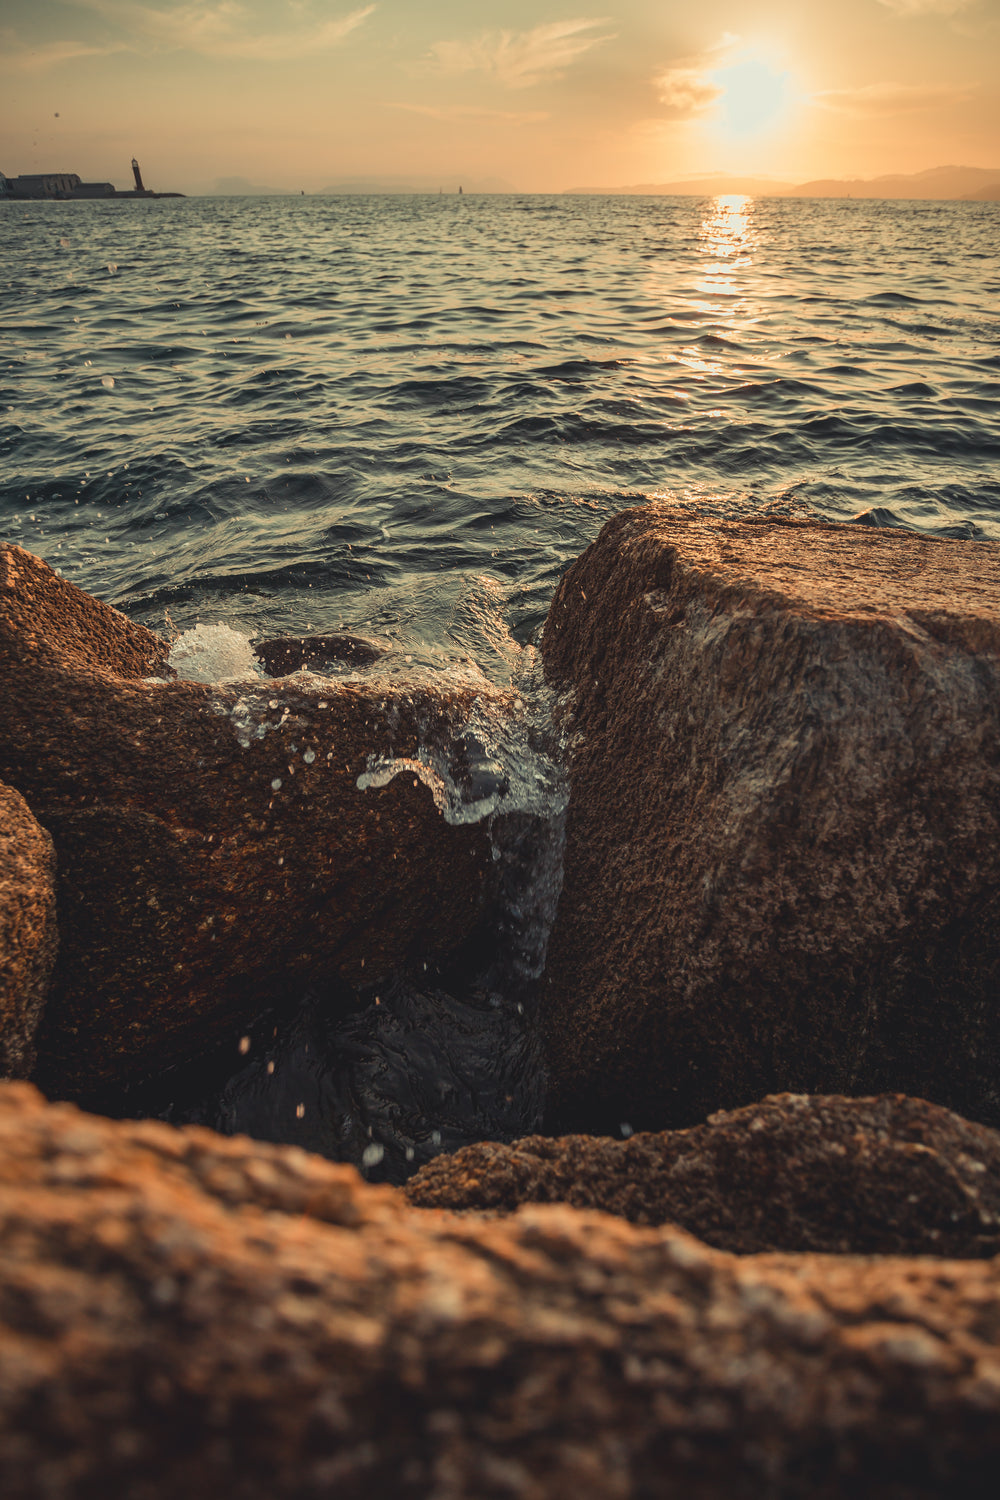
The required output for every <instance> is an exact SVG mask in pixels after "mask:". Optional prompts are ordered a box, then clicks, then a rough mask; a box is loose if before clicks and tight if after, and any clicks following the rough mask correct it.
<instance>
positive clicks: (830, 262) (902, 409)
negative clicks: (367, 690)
mask: <svg viewBox="0 0 1000 1500" xmlns="http://www.w3.org/2000/svg"><path fill="white" fill-rule="evenodd" d="M998 243H1000V205H997V204H990V203H938V202H886V203H880V202H873V201H854V200H833V201H821V200H800V199H747V198H717V199H698V198H645V197H582V196H581V197H575V196H574V197H570V196H565V197H540V196H528V197H517V196H485V195H484V196H476V195H472V194H465V195H463V196H462V197H458V196H434V197H420V196H384V197H365V196H356V197H317V198H241V199H232V198H214V199H208V198H200V199H195V198H192V199H170V200H160V201H141V200H140V201H135V200H133V201H122V202H114V201H109V202H96V203H85V202H81V203H45V202H39V203H15V202H6V203H2V204H0V247H2V250H0V304H2V326H3V356H2V359H0V418H2V421H0V432H2V437H0V442H2V466H0V535H2V536H3V537H4V538H5V539H7V540H16V541H17V542H19V543H21V545H23V546H25V547H27V548H29V549H30V550H31V551H33V552H35V553H38V554H39V555H40V556H42V557H44V558H46V559H47V560H48V561H49V562H51V563H52V564H53V565H55V566H56V567H58V568H59V569H60V571H61V572H63V573H64V574H65V575H66V576H67V577H68V578H70V579H72V580H73V581H74V582H76V583H78V584H80V585H81V587H83V588H86V589H88V590H89V591H91V592H93V593H95V594H97V595H99V596H100V597H101V598H103V599H106V600H108V601H109V602H111V603H113V604H115V605H117V606H118V607H119V608H121V609H124V610H125V611H126V612H127V613H128V614H130V615H131V616H133V617H134V618H136V619H138V620H141V621H142V622H143V623H145V624H148V625H150V626H152V627H153V628H155V629H159V630H163V629H165V628H171V627H172V628H173V629H174V630H183V629H186V628H191V627H193V626H195V625H196V624H198V623H199V622H200V623H202V624H204V625H210V624H215V623H225V624H226V625H228V626H229V627H231V628H233V629H236V630H240V631H242V632H243V633H244V634H246V635H251V636H260V635H276V634H282V633H291V632H294V633H301V632H305V631H313V632H323V631H333V630H341V629H344V630H354V631H359V632H361V633H362V634H366V635H368V636H372V635H375V636H380V637H382V638H383V639H385V640H387V641H389V642H391V643H394V644H395V645H396V646H397V647H398V648H399V649H400V650H401V651H404V654H405V651H409V652H410V653H411V654H418V655H423V654H426V655H428V656H429V659H430V660H431V661H432V662H434V663H436V664H439V665H442V666H446V665H447V663H448V661H449V660H457V659H460V658H462V657H469V658H471V659H472V661H474V662H475V663H476V664H477V665H478V666H479V667H480V668H481V669H482V670H484V671H485V672H486V673H487V675H488V676H490V677H492V678H493V679H495V680H507V678H508V677H509V674H510V671H511V669H512V654H513V655H516V647H517V644H518V643H520V642H523V641H525V640H527V639H529V638H530V636H531V635H532V632H533V631H534V630H535V629H536V628H537V626H538V624H539V623H540V621H541V620H542V619H543V617H544V614H545V610H546V607H547V603H548V600H549V598H550V597H551V593H552V590H553V588H554V585H555V583H556V581H557V580H558V578H559V576H560V574H561V572H562V571H563V570H564V569H565V567H566V565H567V564H568V562H569V561H571V560H572V558H574V557H575V556H576V555H577V554H578V553H579V552H580V551H581V550H582V549H583V547H584V546H585V545H586V544H587V543H588V542H589V541H590V540H592V539H593V537H594V536H595V535H596V534H597V532H598V530H599V529H600V526H601V525H602V523H603V522H604V521H605V520H607V519H608V517H609V516H611V515H613V514H614V513H615V512H617V511H619V510H621V509H622V508H623V507H624V506H626V505H632V504H641V503H642V502H643V501H644V500H645V499H647V498H649V497H652V496H656V497H663V498H669V499H673V500H675V501H677V502H679V503H702V504H706V503H707V504H710V505H712V506H713V507H714V508H717V509H719V510H721V511H722V512H725V513H740V512H745V511H753V512H759V511H763V510H767V509H770V510H772V511H778V512H783V513H788V512H791V513H795V514H813V515H818V516H821V517H824V518H826V519H830V520H838V521H849V520H850V519H851V518H852V517H856V516H858V515H859V514H860V515H863V516H865V518H866V519H867V520H868V521H870V522H874V523H875V524H889V525H900V526H908V527H911V528H914V529H916V530H919V531H923V532H927V533H929V534H933V535H950V536H969V537H975V536H997V535H1000V467H998V459H1000V256H998V250H997V246H998ZM168 621H169V626H168Z"/></svg>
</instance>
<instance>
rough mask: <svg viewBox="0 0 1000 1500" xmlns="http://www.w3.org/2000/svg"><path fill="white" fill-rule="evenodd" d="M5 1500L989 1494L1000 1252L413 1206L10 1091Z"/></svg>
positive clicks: (4, 1125)
mask: <svg viewBox="0 0 1000 1500" xmlns="http://www.w3.org/2000/svg"><path fill="white" fill-rule="evenodd" d="M0 1285H2V1297H0V1320H2V1336H0V1491H2V1493H3V1494H4V1496H5V1500H41V1497H43V1496H44V1497H45V1500H70V1497H72V1500H77V1497H82V1496H90V1495H129V1496H131V1497H136V1500H176V1497H177V1496H179V1495H184V1496H187V1497H190V1500H202V1497H205V1500H216V1497H218V1496H219V1495H225V1496H229V1497H234V1500H256V1497H260V1500H281V1497H289V1500H291V1497H293V1496H294V1497H296V1500H298V1497H301V1496H305V1495H316V1496H319V1495H330V1494H336V1495H337V1496H338V1497H345V1500H362V1497H364V1500H379V1497H385V1500H390V1497H391V1500H406V1497H424V1496H426V1497H428V1500H430V1497H431V1496H434V1497H442V1496H447V1497H448V1500H511V1497H514V1496H516V1497H518V1500H564V1497H565V1496H567V1495H573V1496H579V1497H580V1500H624V1497H630V1496H667V1497H670V1496H676V1497H678V1500H680V1497H685V1500H687V1497H690V1496H694V1497H699V1500H710V1497H711V1500H716V1497H718V1500H758V1497H760V1496H762V1495H768V1496H773V1497H802V1500H832V1497H841V1496H844V1495H847V1494H851V1495H859V1496H864V1497H876V1496H878V1497H885V1500H899V1497H902V1496H906V1497H907V1500H919V1497H926V1496H942V1497H944V1496H947V1497H952V1496H955V1495H962V1496H963V1497H967V1496H968V1497H971V1496H984V1497H985V1496H986V1495H988V1494H992V1493H993V1489H992V1488H991V1486H995V1480H996V1473H997V1468H998V1465H1000V1264H998V1263H997V1262H996V1261H992V1262H968V1261H965V1262H958V1261H945V1260H931V1259H925V1260H910V1261H907V1260H900V1259H894V1258H876V1259H873V1260H864V1259H860V1258H847V1259H836V1258H832V1257H821V1256H759V1257H750V1258H747V1259H738V1258H735V1257H733V1256H730V1255H726V1254H724V1253H722V1252H720V1251H714V1250H710V1249H708V1248H707V1247H706V1246H704V1245H702V1244H700V1243H699V1242H698V1241H697V1240H694V1239H692V1238H691V1237H690V1236H688V1235H686V1234H684V1233H683V1232H681V1231H679V1230H676V1229H642V1228H637V1227H635V1226H633V1225H629V1224H626V1223H624V1222H622V1221H620V1220H614V1219H611V1218H608V1217H605V1216H602V1215H599V1214H593V1213H584V1212H580V1211H578V1210H574V1209H572V1208H566V1207H531V1208H528V1209H522V1210H520V1211H519V1212H518V1213H517V1214H516V1215H514V1216H513V1217H512V1218H510V1219H503V1220H485V1221H484V1220H481V1219H477V1218H475V1217H468V1218H465V1219H458V1218H455V1217H451V1216H448V1215H443V1214H435V1213H427V1212H418V1211H416V1210H412V1209H407V1208H406V1206H405V1204H404V1202H403V1200H402V1198H401V1197H398V1196H396V1195H395V1194H393V1193H392V1192H391V1190H389V1189H382V1188H372V1187H366V1186H365V1185H363V1184H362V1183H361V1181H360V1180H359V1178H358V1177H357V1176H356V1174H355V1173H354V1172H353V1171H352V1170H351V1169H350V1168H347V1167H341V1166H334V1165H332V1164H330V1163H326V1162H323V1161H321V1160H320V1159H318V1158H316V1157H309V1156H306V1155H304V1154H303V1153H302V1152H299V1151H296V1150H294V1149H289V1148H287V1147H286V1148H282V1147H268V1146H255V1145H253V1144H252V1143H251V1142H249V1141H246V1140H244V1139H237V1140H226V1139H223V1138H221V1137H218V1136H213V1135H212V1134H210V1133H209V1132H207V1131H203V1130H197V1129H188V1130H185V1131H176V1130H172V1129H171V1128H170V1127H168V1126H165V1125H161V1124H157V1123H152V1122H143V1123H139V1124H125V1123H112V1122H110V1121H107V1120H102V1119H99V1118H96V1117H87V1116H83V1115H81V1114H79V1113H78V1112H77V1111H76V1110H75V1109H74V1108H73V1107H72V1106H68V1105H61V1106H45V1105H44V1104H43V1102H42V1101H41V1100H40V1098H39V1096H38V1095H37V1094H36V1093H35V1092H34V1091H33V1090H32V1089H31V1088H30V1087H29V1086H28V1085H23V1084H21V1085H16V1084H14V1085H6V1086H4V1087H3V1088H2V1089H0Z"/></svg>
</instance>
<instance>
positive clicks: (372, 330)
mask: <svg viewBox="0 0 1000 1500" xmlns="http://www.w3.org/2000/svg"><path fill="white" fill-rule="evenodd" d="M998 232H1000V205H996V204H988V203H927V202H903V203H900V202H893V203H878V202H871V201H864V202H855V201H809V200H781V199H747V198H716V199H695V198H639V197H615V198H602V197H551V198H546V197H516V196H508V197H493V196H483V197H478V196H474V195H471V194H469V195H463V196H462V197H461V198H458V197H450V196H449V197H444V196H440V197H407V196H400V197H339V198H337V197H328V198H268V199H186V200H180V199H178V200H164V201H141V200H139V201H124V202H120V203H119V202H96V203H65V204H64V203H12V202H8V203H3V204H0V245H2V259H0V302H2V306H3V312H2V318H3V328H4V345H3V357H2V360H0V415H2V419H3V420H2V423H0V442H2V454H3V463H2V467H0V537H2V539H3V540H13V541H17V542H19V543H20V544H21V545H22V546H25V547H27V548H29V549H30V550H31V551H32V552H35V553H37V554H39V555H40V556H42V557H44V558H46V559H47V560H48V561H49V562H51V563H52V564H53V565H54V566H55V567H57V568H58V569H59V570H60V571H61V572H62V573H63V574H64V575H65V576H66V577H68V578H70V579H72V580H73V581H74V582H75V583H77V584H79V585H80V586H81V587H83V588H85V589H87V590H89V591H90V592H92V593H94V594H96V595H98V596H99V597H101V598H103V599H106V600H108V601H109V602H111V603H113V604H115V605H117V606H118V607H119V608H120V609H123V610H124V611H125V612H126V613H128V614H129V615H131V616H132V617H133V618H134V619H137V620H140V621H142V622H143V623H145V624H147V625H149V626H151V627H152V628H153V629H156V630H159V631H162V632H164V633H166V634H167V635H168V637H169V638H170V640H171V641H172V642H173V658H172V659H173V660H174V661H175V664H176V666H177V667H178V669H179V670H180V671H181V672H182V674H183V675H187V676H192V677H195V678H196V679H198V678H200V679H201V680H213V681H220V680H235V681H240V680H247V681H248V687H247V692H253V691H256V689H255V688H254V680H255V679H257V674H258V673H259V670H260V668H259V663H257V660H256V658H255V657H254V656H253V654H252V652H251V650H250V647H249V641H250V639H251V638H259V637H264V636H274V635H282V634H304V633H311V634H328V633H338V632H346V633H354V634H359V635H361V636H363V637H365V638H366V639H368V640H369V641H372V642H374V643H375V644H376V646H377V649H378V650H379V651H380V652H381V653H382V654H381V656H380V658H379V663H378V670H379V671H380V672H382V673H388V674H392V673H397V674H401V675H403V676H407V675H408V676H413V675H414V674H418V675H419V674H425V673H427V672H444V673H447V674H450V676H451V677H453V678H455V679H458V678H461V679H462V681H470V680H476V679H478V680H483V679H484V678H485V679H490V680H492V681H493V682H495V683H499V684H503V685H509V684H513V686H514V688H515V693H516V694H522V695H523V696H522V697H519V698H518V700H517V701H518V702H519V703H521V710H520V711H519V714H518V716H515V718H514V719H512V721H511V723H510V724H485V725H483V724H471V723H470V726H469V729H468V735H469V736H471V737H472V738H471V739H470V741H469V743H470V744H473V745H474V747H475V756H474V757H473V759H474V760H475V773H476V783H475V787H474V788H473V790H472V792H470V791H469V788H468V787H466V786H465V784H464V782H463V781H462V779H461V776H459V775H458V773H457V772H454V771H453V768H452V767H451V765H450V762H449V760H448V757H447V756H446V755H445V756H443V755H442V753H441V752H440V750H437V749H436V750H434V751H431V750H428V751H427V752H426V754H423V753H422V752H420V753H418V755H417V757H416V760H415V761H414V763H412V764H411V763H409V762H407V764H406V765H405V766H404V765H403V763H402V762H392V761H385V762H381V761H378V760H372V761H371V763H370V764H369V765H368V766H367V767H366V770H365V771H364V773H363V774H362V777H361V779H360V782H359V795H361V794H364V795H370V791H369V789H377V788H378V787H379V786H381V785H383V784H386V783H387V782H388V781H389V780H391V779H392V777H393V776H394V775H396V774H397V773H398V772H399V771H400V770H402V769H406V770H409V771H410V773H411V774H417V775H418V776H419V777H420V778H421V779H423V780H424V782H425V784H426V785H428V786H429V787H430V789H431V793H432V795H434V796H435V798H436V800H438V801H439V805H440V806H441V808H442V812H443V815H446V816H448V817H450V818H451V819H452V820H453V821H467V820H469V819H470V818H482V819H484V820H489V822H490V827H491V833H492V836H493V838H494V853H495V855H496V860H497V879H498V891H499V893H500V897H501V898H502V899H500V901H499V906H498V909H497V913H496V920H495V923H494V927H493V931H492V939H491V942H490V943H489V944H487V948H486V950H484V951H482V952H481V953H479V954H478V956H477V957H476V958H475V959H474V960H473V961H469V960H468V959H466V960H465V961H463V963H458V964H457V966H456V965H452V966H451V968H445V969H443V970H434V971H433V972H425V973H422V974H420V975H417V976H413V975H411V976H396V977H394V978H392V979H391V980H390V981H389V982H387V983H382V982H380V983H379V984H378V985H377V986H372V987H370V992H368V991H363V992H358V993H356V994H351V995H347V994H346V993H345V992H344V987H343V986H341V985H338V984H337V983H336V982H335V981H331V983H330V985H329V986H326V987H323V986H320V987H318V988H317V989H316V990H314V991H311V992H310V993H309V994H308V995H305V996H301V995H299V996H293V997H289V998H290V1002H291V1003H290V1005H289V1006H287V1007H286V1008H285V1009H284V1011H282V1012H281V1013H278V1011H276V1012H275V1013H274V1014H266V1015H262V1016H260V1017H259V1018H258V1020H257V1021H256V1022H255V1023H254V1025H252V1026H251V1027H250V1028H249V1029H248V1030H247V1031H246V1032H245V1033H244V1034H241V1035H234V1036H233V1038H232V1045H231V1047H229V1049H228V1051H229V1054H230V1056H229V1057H228V1061H226V1060H225V1059H221V1061H220V1067H221V1069H222V1071H221V1072H220V1071H219V1068H218V1067H216V1065H215V1062H214V1061H213V1062H212V1067H211V1068H210V1070H209V1071H210V1072H211V1079H210V1080H209V1081H202V1082H199V1080H198V1078H192V1077H184V1076H181V1075H180V1074H178V1076H177V1077H176V1078H173V1079H168V1080H166V1081H165V1086H166V1087H167V1092H168V1093H169V1096H170V1097H169V1098H166V1097H165V1096H162V1095H161V1097H159V1098H158V1099H157V1100H156V1101H152V1102H151V1101H150V1099H149V1098H148V1097H140V1096H141V1091H140V1096H135V1095H134V1096H133V1097H131V1099H126V1100H125V1101H124V1103H123V1104H122V1105H121V1107H122V1108H125V1109H128V1110H130V1111H131V1112H144V1111H145V1110H147V1109H150V1108H155V1109H156V1111H157V1112H160V1113H162V1114H164V1116H165V1117H166V1118H171V1119H177V1120H185V1119H188V1120H200V1121H203V1122H204V1123H207V1124H210V1125H214V1126H215V1127H216V1128H219V1129H223V1130H246V1131H248V1132H250V1133H252V1134H255V1135H258V1136H261V1137H263V1138H267V1139H276V1140H288V1141H297V1142H298V1143H300V1144H302V1145H305V1146H309V1147H312V1148H314V1149H318V1150H321V1151H324V1152H326V1154H328V1155H331V1156H338V1157H345V1158H347V1159H350V1160H353V1161H355V1162H356V1163H357V1164H358V1165H359V1166H360V1167H361V1168H362V1169H363V1170H365V1171H367V1172H368V1173H369V1175H374V1176H388V1177H390V1178H394V1179H397V1180H398V1179H399V1178H401V1177H402V1176H404V1175H406V1173H407V1172H408V1171H411V1170H412V1169H413V1168H414V1167H415V1166H417V1165H419V1164H420V1162H421V1161H424V1160H427V1159H428V1158H429V1157H430V1156H432V1155H434V1154H435V1153H436V1152H437V1151H439V1150H447V1149H454V1148H455V1147H456V1146H457V1145H460V1144H462V1142H463V1141H465V1140H470V1139H476V1138H482V1137H484V1136H488V1137H491V1138H505V1137H506V1138H510V1137H513V1136H514V1135H517V1134H523V1133H525V1132H526V1131H529V1130H532V1129H535V1128H537V1126H538V1124H539V1122H540V1120H541V1119H542V1109H543V1102H544V1073H543V1069H542V1062H541V1055H540V1051H539V1047H538V1043H537V1037H536V1035H535V1032H534V1029H533V1025H532V1019H531V1015H530V1008H531V996H532V986H533V984H534V982H535V981H536V980H537V978H538V974H539V971H540V968H541V965H542V963H543V961H544V953H545V942H546V938H547V933H548V930H549V927H550V925H551V921H552V917H553V914H554V910H555V901H556V898H557V896H558V888H559V879H560V860H561V840H562V817H563V814H564V811H565V788H564V786H563V785H562V784H561V783H560V773H559V770H558V766H557V765H556V764H555V763H554V762H553V761H552V759H551V758H550V756H549V754H548V751H547V748H546V745H545V743H544V726H543V725H542V724H541V723H540V722H535V723H534V724H533V723H532V716H535V718H536V720H537V719H538V716H539V714H541V717H542V718H544V704H543V702H542V701H541V698H540V696H539V695H540V694H542V695H544V686H543V684H541V683H540V681H539V673H538V663H537V655H536V653H535V651H534V648H533V645H532V644H531V643H532V641H533V639H534V638H535V636H536V634H537V631H538V628H539V626H540V624H541V622H542V620H543V619H544V616H545V612H546V609H547V607H548V602H549V599H550V598H551V594H552V591H553V589H554V587H555V584H556V582H557V581H558V578H559V576H560V574H561V573H562V571H563V570H564V569H565V567H566V566H567V565H568V563H569V562H571V561H572V559H573V558H574V557H576V556H577V555H578V554H579V553H580V552H581V551H582V549H583V548H584V547H585V546H586V545H587V543H588V542H589V541H591V540H592V539H593V538H594V537H595V536H596V534H597V532H598V530H599V529H600V527H601V525H602V524H603V522H604V521H605V520H607V519H608V518H609V517H610V516H612V515H614V514H615V513H616V512H618V511H619V510H621V509H622V508H623V507H624V506H627V505H635V504H642V503H643V502H644V501H646V500H648V499H650V498H653V497H656V498H664V499H669V500H672V501H674V502H675V503H677V504H680V505H697V506H701V507H707V508H709V509H711V510H712V511H713V512H714V513H716V514H720V515H746V514H775V515H803V516H806V515H813V516H818V517H821V518H823V519H827V520H834V521H842V522H845V523H850V522H852V521H860V522H862V523H864V524H869V525H890V526H904V527H910V528H912V529H914V530H917V531H921V532H924V533H927V534H930V535H937V536H953V537H967V538H970V539H972V540H973V542H974V539H975V538H977V537H983V536H985V537H997V536H1000V466H998V459H1000V421H998V418H1000V258H998V254H997V243H998V239H1000V233H998ZM257 686H258V687H260V688H262V686H263V685H262V684H261V683H260V682H259V680H258V681H257ZM457 749H459V750H461V749H462V747H457ZM466 749H467V747H466ZM460 758H461V759H462V760H463V764H464V763H465V761H468V760H469V756H468V755H467V754H465V751H464V750H463V751H462V756H461V757H460ZM467 771H468V767H467V766H466V771H465V772H463V774H466V773H467ZM362 783H363V785H362ZM279 1009H280V1008H279ZM213 1070H214V1071H213ZM224 1075H226V1076H224ZM227 1077H228V1081H226V1078H227Z"/></svg>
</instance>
